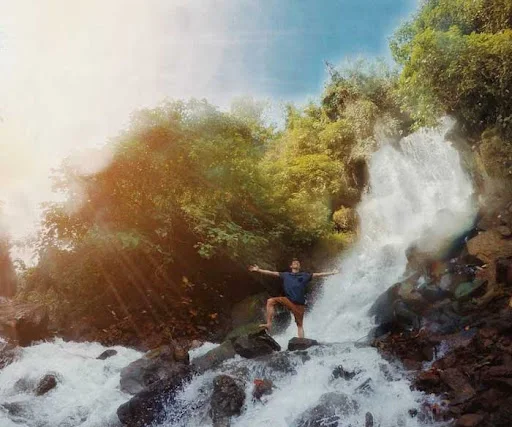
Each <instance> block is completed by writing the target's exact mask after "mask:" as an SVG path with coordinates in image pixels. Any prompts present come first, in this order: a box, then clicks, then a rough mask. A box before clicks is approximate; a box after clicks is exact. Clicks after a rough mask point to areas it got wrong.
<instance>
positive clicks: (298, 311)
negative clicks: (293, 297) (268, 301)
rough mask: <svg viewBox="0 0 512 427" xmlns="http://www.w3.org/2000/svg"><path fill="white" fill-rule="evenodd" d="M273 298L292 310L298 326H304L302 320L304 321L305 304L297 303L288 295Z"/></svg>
mask: <svg viewBox="0 0 512 427" xmlns="http://www.w3.org/2000/svg"><path fill="white" fill-rule="evenodd" d="M272 299H273V300H274V301H275V302H276V303H277V304H281V305H284V306H285V307H286V308H287V309H288V310H290V311H291V312H292V314H293V317H295V323H296V324H297V326H302V322H303V321H304V311H305V310H306V306H305V305H300V304H295V303H294V302H292V301H290V300H289V299H288V298H286V297H275V298H272Z"/></svg>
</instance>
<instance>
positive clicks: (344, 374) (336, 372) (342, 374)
mask: <svg viewBox="0 0 512 427" xmlns="http://www.w3.org/2000/svg"><path fill="white" fill-rule="evenodd" d="M356 375H357V373H356V372H351V371H347V370H345V368H343V366H342V365H338V366H336V367H335V368H334V369H333V371H332V374H331V377H332V379H334V380H336V379H340V378H343V379H344V380H346V381H350V380H351V379H353V378H354V377H355V376H356Z"/></svg>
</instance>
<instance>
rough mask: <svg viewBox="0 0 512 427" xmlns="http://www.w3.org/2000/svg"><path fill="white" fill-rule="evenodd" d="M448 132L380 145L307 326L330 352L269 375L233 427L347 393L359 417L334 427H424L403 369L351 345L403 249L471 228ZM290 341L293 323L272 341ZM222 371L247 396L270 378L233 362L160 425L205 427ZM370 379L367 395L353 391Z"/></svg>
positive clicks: (469, 197)
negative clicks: (337, 374)
mask: <svg viewBox="0 0 512 427" xmlns="http://www.w3.org/2000/svg"><path fill="white" fill-rule="evenodd" d="M449 125H450V123H448V122H446V123H445V124H444V126H442V127H441V128H439V129H437V130H428V131H426V130H422V131H419V132H416V133H414V134H412V135H410V136H409V137H407V138H404V139H402V140H401V141H400V143H399V144H398V146H397V147H394V146H392V145H391V144H385V145H383V146H382V147H381V148H380V149H379V150H378V151H377V152H376V153H375V154H374V155H373V157H372V159H371V161H370V164H369V173H370V188H369V191H368V192H367V193H366V194H365V196H364V197H363V200H362V202H361V204H360V206H359V208H358V213H359V216H360V218H361V230H360V239H359V242H358V243H357V244H356V245H355V247H354V248H353V250H352V251H351V252H350V253H349V254H348V255H346V256H345V257H344V259H343V260H342V261H341V263H340V270H341V275H340V276H334V277H332V278H330V279H329V280H327V281H326V282H325V283H324V284H323V285H322V286H323V292H322V295H321V296H320V298H319V299H318V301H317V302H316V303H315V306H314V307H313V309H312V311H311V312H310V313H309V315H307V316H306V319H305V323H304V325H305V330H306V335H307V336H309V337H312V338H315V339H317V340H319V341H320V342H323V343H328V344H329V345H327V346H322V347H317V348H315V349H314V350H311V351H310V352H309V356H310V357H311V358H310V359H309V360H304V359H301V358H300V357H299V358H297V357H295V358H292V360H291V364H292V366H293V371H294V373H293V374H292V375H290V374H286V373H285V374H282V375H279V374H276V373H275V372H271V375H273V376H272V378H271V379H272V380H273V381H274V384H275V386H276V390H275V391H274V393H273V394H272V396H270V398H269V399H268V401H267V402H266V403H265V404H261V402H251V401H250V400H249V399H248V400H247V401H246V405H245V408H244V412H243V414H242V415H241V416H240V417H239V418H237V419H236V420H235V421H234V422H233V423H232V425H233V426H239V427H246V426H251V427H258V426H262V427H263V426H265V427H268V426H273V427H287V426H293V425H294V422H295V420H297V418H298V417H299V416H300V415H301V414H302V413H303V412H304V411H306V410H308V409H309V408H311V407H313V406H315V405H317V404H318V401H319V399H320V398H321V396H322V395H324V394H326V393H329V392H338V393H339V392H341V393H346V394H347V395H350V396H351V397H352V398H354V399H355V400H356V401H357V403H358V407H359V408H360V409H359V411H358V412H357V413H356V414H353V415H349V416H347V415H343V422H342V424H340V425H343V426H349V425H351V426H361V425H364V419H365V413H366V412H367V411H369V412H371V413H372V414H373V416H374V418H375V425H380V426H381V427H396V426H417V425H420V424H419V421H418V420H417V419H415V418H412V417H411V416H410V415H409V410H411V409H414V408H418V405H419V404H420V401H421V400H424V399H425V396H422V395H421V394H420V393H418V392H413V391H411V390H410V384H409V382H408V381H407V379H406V378H404V376H403V375H402V373H401V372H400V370H399V369H397V368H396V367H395V366H392V365H390V364H389V363H388V362H386V361H384V360H383V359H382V358H381V357H380V355H379V354H378V353H377V351H376V350H375V349H373V348H368V347H366V348H357V347H356V346H354V342H355V341H357V340H358V339H360V338H362V337H364V336H366V335H367V334H368V332H369V330H370V329H371V328H372V319H371V318H369V316H368V314H367V313H368V309H369V307H370V306H371V304H372V303H373V302H374V301H375V300H376V298H377V297H378V296H379V295H380V294H381V293H382V292H383V291H384V290H385V289H386V288H388V287H389V286H390V285H392V284H393V283H396V282H397V281H399V280H400V279H401V278H402V275H403V274H404V272H405V267H406V264H407V259H406V250H407V249H408V248H409V247H410V246H411V245H413V244H415V245H417V246H418V247H419V248H421V249H423V250H429V251H433V250H440V249H442V248H443V247H445V246H446V245H447V244H448V243H450V242H451V241H452V240H453V239H454V238H456V237H457V236H458V235H460V233H461V232H463V231H464V230H466V229H468V228H469V227H470V226H471V224H472V221H473V219H474V216H475V205H474V201H473V189H472V185H471V181H470V179H469V177H468V176H467V175H466V173H465V172H464V171H463V169H462V166H461V164H460V159H459V154H458V152H457V150H456V149H455V148H453V147H452V146H451V144H450V143H448V142H447V141H446V140H445V135H446V133H447V131H448V130H449ZM295 333H296V328H295V326H294V325H293V326H291V327H290V328H289V329H288V331H287V332H286V333H285V334H283V335H282V336H279V337H276V339H277V341H279V343H280V344H281V345H282V346H286V344H287V341H288V340H289V339H290V338H291V337H293V336H294V335H295ZM339 365H342V366H343V367H344V368H345V369H347V370H350V371H354V372H356V373H357V375H356V377H355V378H353V379H352V380H350V381H346V380H344V379H341V380H336V379H334V378H333V377H332V372H333V369H334V368H335V367H336V366H339ZM219 373H227V374H231V375H233V376H238V377H243V378H244V379H246V380H247V383H246V384H247V390H246V395H247V396H250V393H251V389H252V380H253V379H255V378H262V377H265V375H268V374H269V371H268V370H265V368H262V367H261V366H260V364H258V362H255V361H244V360H239V361H238V362H232V363H226V364H225V365H224V366H222V368H220V369H218V371H217V372H215V373H209V374H207V375H204V376H202V377H198V378H196V379H195V380H194V381H193V382H192V384H191V385H190V386H188V387H187V389H186V390H185V391H184V393H183V394H182V395H181V397H180V399H179V400H178V402H177V403H175V404H173V405H172V406H170V407H169V408H168V410H169V416H168V420H167V422H166V423H164V424H162V425H163V426H202V425H211V421H210V420H209V419H208V415H207V414H206V409H207V406H208V397H209V393H210V392H211V386H210V384H211V380H212V378H213V377H214V376H215V375H217V374H219ZM369 378H371V384H370V385H369V387H370V388H371V391H366V392H365V391H361V390H357V387H358V386H359V385H360V384H362V383H364V382H365V381H366V380H367V379H369ZM311 425H317V424H311ZM318 425H320V424H318ZM325 425H331V424H325ZM333 425H337V424H333Z"/></svg>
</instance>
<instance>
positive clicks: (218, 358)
mask: <svg viewBox="0 0 512 427" xmlns="http://www.w3.org/2000/svg"><path fill="white" fill-rule="evenodd" d="M235 355H236V353H235V349H234V348H233V344H232V343H231V341H225V342H223V343H222V344H221V345H220V346H218V347H216V348H214V349H212V350H210V351H209V352H207V353H205V354H203V355H202V356H199V357H196V358H195V359H193V360H192V362H191V364H192V366H193V367H194V368H195V370H196V371H197V372H198V373H202V372H205V371H207V370H210V369H214V368H216V367H217V366H219V365H221V364H222V363H223V362H224V361H226V360H228V359H231V358H233V357H235Z"/></svg>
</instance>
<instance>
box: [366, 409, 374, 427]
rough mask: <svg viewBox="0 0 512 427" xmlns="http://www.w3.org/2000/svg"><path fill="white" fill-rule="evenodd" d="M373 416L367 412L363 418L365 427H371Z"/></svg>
mask: <svg viewBox="0 0 512 427" xmlns="http://www.w3.org/2000/svg"><path fill="white" fill-rule="evenodd" d="M373 424H374V423H373V415H372V413H371V412H367V413H366V416H365V423H364V425H365V427H373Z"/></svg>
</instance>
